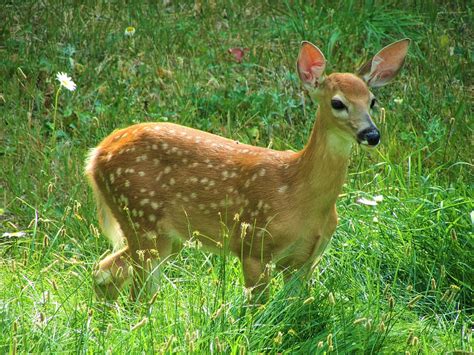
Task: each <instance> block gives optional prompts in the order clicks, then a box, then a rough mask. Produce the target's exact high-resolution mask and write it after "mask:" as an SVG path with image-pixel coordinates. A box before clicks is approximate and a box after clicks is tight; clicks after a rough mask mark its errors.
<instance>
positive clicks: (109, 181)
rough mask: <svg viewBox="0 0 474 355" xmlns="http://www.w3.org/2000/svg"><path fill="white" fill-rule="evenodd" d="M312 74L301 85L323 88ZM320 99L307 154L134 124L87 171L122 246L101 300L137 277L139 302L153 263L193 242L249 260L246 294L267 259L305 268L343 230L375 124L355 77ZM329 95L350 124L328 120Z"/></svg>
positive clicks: (262, 275) (315, 57)
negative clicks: (351, 166) (352, 180)
mask: <svg viewBox="0 0 474 355" xmlns="http://www.w3.org/2000/svg"><path fill="white" fill-rule="evenodd" d="M311 46H312V45H308V44H307V43H306V44H305V46H304V48H303V50H302V54H301V55H300V62H301V63H303V65H307V66H311V65H312V63H313V62H314V63H316V64H317V65H321V63H322V64H323V67H324V57H322V54H320V52H319V50H318V51H313V50H312V47H311ZM305 51H311V56H310V57H309V58H310V59H311V60H306V58H307V57H306V56H305ZM321 58H322V59H321ZM323 67H322V68H323ZM310 69H311V68H309V69H308V70H306V71H304V73H305V74H304V75H301V76H302V77H303V78H305V77H308V82H309V81H311V82H316V80H315V79H317V78H315V77H314V75H313V74H314V73H318V71H317V70H315V71H311V70H310ZM308 73H310V74H308ZM311 73H313V74H311ZM317 95H318V98H319V102H320V106H319V108H318V112H317V118H316V123H315V126H314V129H313V132H312V134H311V137H310V139H309V142H308V144H307V145H306V147H305V148H304V149H303V150H302V151H300V152H289V151H275V150H271V149H265V148H260V147H254V146H249V145H245V144H241V143H238V142H235V141H232V140H229V139H226V138H222V137H219V136H216V135H212V134H209V133H205V132H202V131H198V130H195V129H192V128H188V127H184V126H179V125H175V124H170V123H143V124H137V125H134V126H131V127H128V128H126V129H123V130H118V131H116V132H114V133H112V134H111V135H110V136H108V137H107V138H105V139H104V140H103V141H102V143H101V144H100V145H99V146H98V147H97V148H96V149H95V150H94V151H93V152H92V153H91V155H90V158H89V161H88V163H87V167H86V173H87V175H88V178H89V181H90V183H91V186H92V188H93V190H94V194H95V197H96V199H97V201H98V206H99V207H100V209H101V211H102V212H101V215H102V217H101V225H102V229H103V230H104V232H105V233H106V234H107V235H108V237H109V239H111V240H112V241H113V242H114V244H116V245H117V247H121V248H118V249H119V250H118V251H116V252H115V253H114V254H112V255H110V256H108V257H107V258H105V259H104V260H102V261H101V262H100V263H99V266H98V269H97V270H96V271H95V274H94V275H95V280H96V289H97V293H98V294H99V295H102V296H105V297H108V298H114V297H116V296H117V294H118V290H119V289H120V287H122V286H123V284H124V283H125V282H126V281H127V280H128V279H129V278H130V277H131V276H132V274H134V275H135V277H134V287H133V288H132V295H133V296H134V297H137V296H138V295H139V292H140V289H141V286H142V284H143V283H144V281H145V279H146V278H147V277H149V276H150V272H152V269H153V268H156V265H157V263H158V260H165V259H166V258H167V257H168V256H169V255H170V254H172V253H173V250H174V249H173V248H174V244H175V243H176V241H177V240H180V241H183V240H188V239H191V238H196V239H198V240H199V241H200V242H201V243H202V245H203V246H204V247H206V248H207V249H209V250H211V251H219V250H221V249H222V248H228V250H229V251H230V252H231V253H233V254H234V255H235V256H237V257H238V258H239V259H240V260H241V262H242V266H243V272H244V278H245V285H246V286H247V287H251V288H257V289H262V288H264V287H265V286H266V284H267V282H268V278H269V269H268V267H267V266H268V264H269V263H270V262H273V263H275V264H276V266H277V267H278V268H280V269H283V270H287V271H288V270H293V269H300V268H304V269H306V270H309V268H310V266H311V265H312V264H313V263H314V262H315V261H316V260H317V259H318V258H319V256H320V255H321V254H322V252H323V251H324V249H325V247H326V246H327V244H328V242H329V241H330V239H331V237H332V235H333V233H334V231H335V228H336V225H337V213H336V199H337V197H338V195H339V193H340V192H341V188H342V185H343V182H344V179H345V175H346V170H347V165H348V160H349V155H350V147H351V143H352V141H354V138H355V136H356V135H357V132H358V131H360V130H361V129H364V127H365V125H367V124H368V123H371V124H373V123H372V122H371V121H370V117H369V115H368V106H369V104H370V95H371V94H370V92H369V90H368V88H367V85H366V84H365V83H364V82H363V81H362V80H361V79H360V78H358V77H356V76H355V75H352V74H346V73H343V74H341V73H336V74H332V75H330V76H328V77H327V78H326V79H325V80H324V82H323V83H322V84H321V85H320V87H319V89H318V93H317ZM334 95H342V96H343V97H344V100H346V103H347V104H348V105H350V112H351V114H350V115H348V117H347V119H340V118H337V117H335V116H334V115H333V111H332V110H331V106H330V102H331V98H332V97H334ZM223 230H225V231H227V232H226V233H223ZM196 231H197V232H196ZM122 237H124V238H125V239H126V245H125V246H123V245H120V243H119V241H120V239H121V238H122Z"/></svg>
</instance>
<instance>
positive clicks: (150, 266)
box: [130, 232, 173, 300]
mask: <svg viewBox="0 0 474 355" xmlns="http://www.w3.org/2000/svg"><path fill="white" fill-rule="evenodd" d="M145 235H146V237H145V238H144V240H141V243H140V244H141V245H140V246H139V247H137V246H134V248H133V253H131V254H132V259H133V269H134V275H133V283H132V289H131V295H130V296H131V298H132V299H133V300H137V299H140V298H149V297H150V296H151V295H152V294H153V293H155V292H156V291H157V290H158V287H159V279H160V274H161V270H160V269H161V266H162V264H163V263H165V262H166V261H167V259H168V258H169V256H170V254H171V252H172V247H173V243H172V240H171V239H169V238H168V237H166V236H163V235H160V236H158V235H156V234H151V233H149V232H148V233H146V234H145Z"/></svg>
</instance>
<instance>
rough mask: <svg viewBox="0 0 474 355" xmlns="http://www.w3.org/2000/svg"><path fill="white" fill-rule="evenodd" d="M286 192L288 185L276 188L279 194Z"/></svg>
mask: <svg viewBox="0 0 474 355" xmlns="http://www.w3.org/2000/svg"><path fill="white" fill-rule="evenodd" d="M286 190H288V185H283V186H280V187H279V188H278V192H279V193H281V194H283V193H285V192H286Z"/></svg>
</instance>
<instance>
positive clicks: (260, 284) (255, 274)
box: [242, 256, 271, 303]
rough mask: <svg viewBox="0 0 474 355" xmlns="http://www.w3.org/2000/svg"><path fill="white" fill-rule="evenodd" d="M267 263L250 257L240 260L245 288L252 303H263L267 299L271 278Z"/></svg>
mask: <svg viewBox="0 0 474 355" xmlns="http://www.w3.org/2000/svg"><path fill="white" fill-rule="evenodd" d="M268 261H269V260H262V259H261V258H256V257H252V256H248V257H244V258H243V259H242V269H243V273H244V280H245V288H246V289H247V290H248V291H249V296H250V299H251V301H252V303H264V302H265V301H266V299H267V298H268V293H269V289H268V284H269V281H270V276H271V275H270V274H271V269H270V267H269V264H268Z"/></svg>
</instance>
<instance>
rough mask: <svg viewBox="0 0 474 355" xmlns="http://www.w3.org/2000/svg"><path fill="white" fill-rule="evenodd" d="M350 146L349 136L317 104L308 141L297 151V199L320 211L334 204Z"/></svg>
mask: <svg viewBox="0 0 474 355" xmlns="http://www.w3.org/2000/svg"><path fill="white" fill-rule="evenodd" d="M351 147H352V141H351V137H350V136H348V135H347V134H346V133H345V132H342V131H341V130H339V129H338V128H336V127H334V126H333V125H331V124H330V122H327V119H325V117H324V112H323V111H321V108H319V109H318V112H317V114H316V123H315V125H314V128H313V131H312V133H311V137H310V139H309V142H308V144H307V145H306V147H305V148H304V149H303V150H302V151H301V152H300V154H299V161H298V164H297V170H298V171H297V174H298V175H299V181H301V185H300V186H301V187H302V188H301V189H300V191H299V192H300V193H301V194H302V195H301V196H300V198H301V199H300V201H307V203H308V204H311V205H314V207H315V208H316V207H317V208H318V209H319V208H320V209H322V210H323V211H324V210H327V209H330V208H333V207H334V204H335V203H336V200H337V197H338V196H339V194H340V192H341V189H342V185H343V183H344V180H345V177H346V173H347V166H348V163H349V157H350V153H351ZM308 208H309V209H310V210H312V208H311V206H308Z"/></svg>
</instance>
